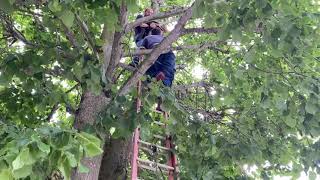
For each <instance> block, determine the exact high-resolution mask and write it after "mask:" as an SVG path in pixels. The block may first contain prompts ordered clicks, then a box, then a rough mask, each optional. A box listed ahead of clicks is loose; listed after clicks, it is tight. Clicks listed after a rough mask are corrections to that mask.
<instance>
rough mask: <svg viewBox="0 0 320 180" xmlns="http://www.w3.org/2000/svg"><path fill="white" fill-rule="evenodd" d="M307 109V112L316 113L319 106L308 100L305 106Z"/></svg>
mask: <svg viewBox="0 0 320 180" xmlns="http://www.w3.org/2000/svg"><path fill="white" fill-rule="evenodd" d="M305 110H306V112H307V113H310V114H316V112H317V106H316V105H315V104H313V103H312V102H311V101H308V102H307V104H306V106H305Z"/></svg>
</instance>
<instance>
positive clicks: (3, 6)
mask: <svg viewBox="0 0 320 180" xmlns="http://www.w3.org/2000/svg"><path fill="white" fill-rule="evenodd" d="M11 3H12V1H11V0H0V10H2V11H4V12H6V13H11V12H12V11H13V7H12V4H11Z"/></svg>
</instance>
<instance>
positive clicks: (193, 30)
mask: <svg viewBox="0 0 320 180" xmlns="http://www.w3.org/2000/svg"><path fill="white" fill-rule="evenodd" d="M220 30H221V28H204V27H201V28H188V29H184V30H183V31H182V33H181V35H186V34H192V33H198V34H211V33H213V34H216V33H218V32H219V31H220Z"/></svg>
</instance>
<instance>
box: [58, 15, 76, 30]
mask: <svg viewBox="0 0 320 180" xmlns="http://www.w3.org/2000/svg"><path fill="white" fill-rule="evenodd" d="M59 18H60V19H61V21H62V22H63V24H64V25H66V26H67V27H68V28H70V27H72V25H73V21H74V14H73V12H71V11H63V12H62V14H61V15H60V16H59Z"/></svg>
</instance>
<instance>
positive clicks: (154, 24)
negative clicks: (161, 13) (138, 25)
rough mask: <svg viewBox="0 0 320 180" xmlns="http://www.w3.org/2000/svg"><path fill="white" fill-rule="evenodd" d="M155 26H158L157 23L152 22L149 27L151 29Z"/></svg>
mask: <svg viewBox="0 0 320 180" xmlns="http://www.w3.org/2000/svg"><path fill="white" fill-rule="evenodd" d="M157 26H158V24H157V23H154V22H153V23H151V24H150V27H151V28H152V29H155V28H156V27H157Z"/></svg>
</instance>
